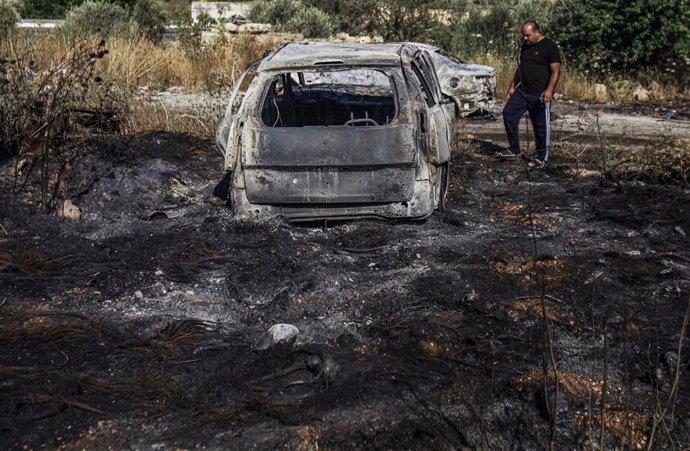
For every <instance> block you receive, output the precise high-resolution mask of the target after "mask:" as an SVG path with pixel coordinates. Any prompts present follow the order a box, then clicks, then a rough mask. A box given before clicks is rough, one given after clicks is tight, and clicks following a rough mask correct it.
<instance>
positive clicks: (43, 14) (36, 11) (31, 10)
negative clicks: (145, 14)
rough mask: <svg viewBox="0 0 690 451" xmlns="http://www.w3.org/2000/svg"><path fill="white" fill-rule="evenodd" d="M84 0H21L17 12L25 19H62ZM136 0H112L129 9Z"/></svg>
mask: <svg viewBox="0 0 690 451" xmlns="http://www.w3.org/2000/svg"><path fill="white" fill-rule="evenodd" d="M84 1H85V0H23V2H22V6H21V8H19V13H20V14H21V16H22V17H26V18H27V19H62V18H64V17H65V14H67V12H68V11H69V10H70V9H72V8H75V7H77V6H79V5H81V4H82V3H84ZM135 1H136V0H113V1H112V2H111V3H115V4H117V5H118V6H121V7H123V8H124V9H125V10H127V11H129V9H130V8H131V7H132V5H133V4H134V2H135Z"/></svg>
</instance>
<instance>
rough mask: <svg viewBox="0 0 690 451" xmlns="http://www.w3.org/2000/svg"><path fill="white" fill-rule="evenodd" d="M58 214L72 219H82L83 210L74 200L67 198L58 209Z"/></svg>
mask: <svg viewBox="0 0 690 451" xmlns="http://www.w3.org/2000/svg"><path fill="white" fill-rule="evenodd" d="M57 215H58V216H59V217H61V218H65V219H68V220H70V221H79V220H80V219H81V210H80V209H79V207H77V206H76V205H75V204H74V202H72V201H71V200H69V199H67V200H65V201H64V202H63V203H62V206H61V207H60V208H59V209H58V212H57Z"/></svg>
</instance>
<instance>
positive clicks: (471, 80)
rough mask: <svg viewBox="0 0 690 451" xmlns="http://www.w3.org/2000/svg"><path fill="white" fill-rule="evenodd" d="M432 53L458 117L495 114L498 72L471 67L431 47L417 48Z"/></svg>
mask: <svg viewBox="0 0 690 451" xmlns="http://www.w3.org/2000/svg"><path fill="white" fill-rule="evenodd" d="M415 45H416V46H417V47H419V48H421V49H424V50H426V51H427V52H429V55H430V56H431V59H432V61H433V63H434V68H435V69H436V75H437V76H438V79H439V82H440V83H441V92H442V93H443V94H444V95H445V96H448V97H450V98H452V99H453V101H454V102H455V114H456V116H457V117H467V116H472V115H483V114H491V113H492V112H493V109H494V106H495V104H496V69H494V68H493V67H489V66H482V65H479V64H470V63H467V62H465V61H462V60H460V59H458V58H456V57H455V56H453V55H450V54H448V53H446V52H444V51H443V50H441V49H439V48H438V47H434V46H433V45H429V44H415Z"/></svg>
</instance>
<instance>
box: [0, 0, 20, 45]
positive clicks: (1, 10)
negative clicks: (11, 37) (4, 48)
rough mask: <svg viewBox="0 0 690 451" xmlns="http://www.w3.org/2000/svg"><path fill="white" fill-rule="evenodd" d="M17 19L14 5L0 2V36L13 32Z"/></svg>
mask: <svg viewBox="0 0 690 451" xmlns="http://www.w3.org/2000/svg"><path fill="white" fill-rule="evenodd" d="M19 19H20V17H19V13H18V12H17V10H16V9H15V7H14V5H13V4H12V3H11V2H9V1H8V0H0V36H4V35H6V34H7V33H9V32H11V31H12V30H14V28H15V26H16V25H17V22H19Z"/></svg>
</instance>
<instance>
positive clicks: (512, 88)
mask: <svg viewBox="0 0 690 451" xmlns="http://www.w3.org/2000/svg"><path fill="white" fill-rule="evenodd" d="M513 94H515V86H513V85H512V84H511V85H510V88H508V98H509V99H510V98H511V97H513Z"/></svg>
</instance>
